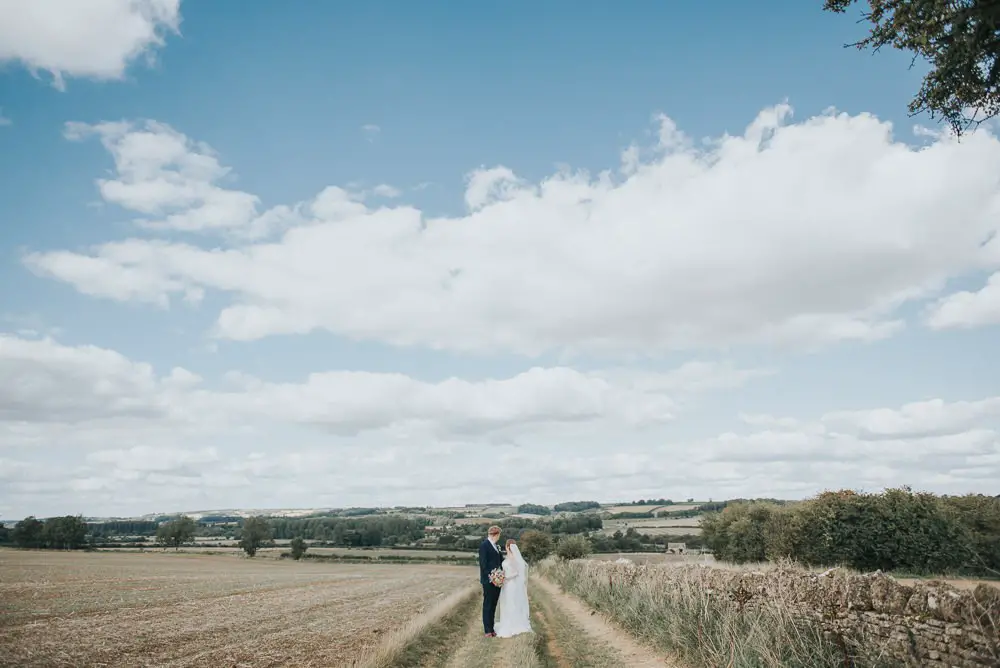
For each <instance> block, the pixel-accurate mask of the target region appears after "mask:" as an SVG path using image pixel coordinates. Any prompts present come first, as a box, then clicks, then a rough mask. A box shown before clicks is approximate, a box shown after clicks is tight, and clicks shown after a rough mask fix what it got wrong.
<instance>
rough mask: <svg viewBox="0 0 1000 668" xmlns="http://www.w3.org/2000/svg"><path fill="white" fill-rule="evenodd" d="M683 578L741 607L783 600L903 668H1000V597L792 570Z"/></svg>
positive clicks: (987, 590) (879, 577) (712, 572)
mask: <svg viewBox="0 0 1000 668" xmlns="http://www.w3.org/2000/svg"><path fill="white" fill-rule="evenodd" d="M697 570H698V572H697V574H693V573H687V574H685V577H691V576H692V575H694V576H695V577H697V578H699V579H700V580H701V583H702V585H703V586H705V587H707V588H709V589H710V590H711V591H713V592H718V593H720V594H725V595H727V596H729V597H730V598H731V599H733V600H736V601H738V602H739V603H740V604H741V605H747V606H752V605H755V604H762V603H764V602H765V601H767V600H771V601H773V600H775V599H777V600H778V601H780V602H781V603H782V604H783V605H788V606H791V607H792V608H793V609H794V610H796V611H798V612H800V613H801V614H802V615H804V616H808V617H811V618H813V619H815V620H817V621H818V622H819V623H820V624H821V625H822V626H823V628H824V629H825V630H826V631H827V632H828V633H829V634H830V635H831V636H834V637H835V638H843V639H845V640H847V641H850V642H860V643H864V644H866V645H869V646H870V645H872V644H876V645H878V646H881V647H882V648H883V649H884V652H885V653H886V654H888V655H891V656H893V657H895V658H896V659H898V660H899V661H900V662H901V663H903V664H904V665H912V666H927V667H929V668H944V667H955V668H986V667H989V668H998V667H1000V638H998V631H1000V589H998V588H996V587H993V586H989V585H979V586H978V587H977V588H976V589H975V590H972V591H963V590H959V589H956V588H955V587H953V586H950V585H948V584H945V583H941V582H926V583H919V584H914V585H905V584H902V583H900V582H898V581H897V580H895V579H893V578H891V577H889V576H886V575H884V574H882V573H874V574H871V575H856V574H848V573H843V572H840V571H839V570H837V569H833V570H830V571H827V572H825V573H822V574H816V573H806V572H803V571H801V570H798V569H793V568H778V569H775V570H769V571H762V572H742V571H733V570H726V569H722V568H706V567H701V568H698V569H697Z"/></svg>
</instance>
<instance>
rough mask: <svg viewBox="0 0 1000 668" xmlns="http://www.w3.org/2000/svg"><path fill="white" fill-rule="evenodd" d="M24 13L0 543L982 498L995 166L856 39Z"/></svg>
mask: <svg viewBox="0 0 1000 668" xmlns="http://www.w3.org/2000/svg"><path fill="white" fill-rule="evenodd" d="M37 4H38V6H45V7H44V9H43V11H37V12H33V13H32V12H29V11H26V10H24V9H23V8H7V9H4V10H2V11H5V12H10V13H11V14H10V16H2V15H0V19H2V20H0V25H3V26H6V27H2V28H0V114H2V116H3V118H5V119H7V121H8V122H7V123H6V124H4V125H2V126H0V184H2V185H0V187H2V198H0V202H2V204H0V207H2V208H0V216H2V228H0V229H2V230H3V235H2V237H0V285H2V286H4V289H3V290H2V292H0V332H2V335H3V338H0V375H2V376H3V377H4V378H5V382H4V383H3V385H4V387H3V388H2V389H0V463H2V464H3V467H2V469H3V470H5V473H0V516H3V517H19V516H23V515H25V514H28V513H35V514H39V515H44V514H50V513H64V512H73V513H75V512H82V513H85V514H91V515H96V514H119V515H128V514H134V513H145V512H152V511H167V510H193V509H197V508H224V507H235V506H241V507H247V506H258V507H290V506H297V507H303V506H305V507H312V506H327V505H350V504H358V505H371V504H376V503H384V504H393V503H467V502H474V501H476V500H477V499H478V498H479V496H481V495H482V494H484V493H486V492H484V490H486V491H487V492H489V493H487V494H486V496H489V497H490V499H494V498H496V497H497V495H498V494H499V495H501V496H505V497H506V498H509V499H510V500H511V501H535V502H545V501H548V502H558V501H562V500H566V499H570V498H600V499H602V500H611V499H625V498H631V497H633V496H635V497H639V496H650V495H655V496H673V497H678V498H681V497H683V498H687V497H690V496H697V497H709V496H711V497H714V498H721V497H726V496H737V495H743V496H757V495H761V496H764V495H767V496H771V495H776V496H786V497H802V496H806V495H809V494H813V493H815V492H817V491H820V490H822V489H824V488H829V487H852V488H863V489H877V488H881V487H885V486H894V485H901V484H911V485H914V486H915V487H920V488H924V489H932V490H934V491H940V492H966V491H983V492H990V491H993V492H994V493H995V490H993V489H992V488H991V487H990V484H989V483H988V480H990V479H996V477H997V474H998V473H1000V448H998V442H1000V441H998V440H997V437H996V433H995V431H994V429H995V428H996V426H997V417H998V415H1000V398H998V397H997V394H998V392H997V386H996V380H995V379H996V378H997V377H998V371H1000V360H998V356H997V354H996V353H995V345H994V344H993V341H995V336H996V323H997V322H1000V278H994V279H993V282H992V283H991V282H990V277H991V276H993V275H995V274H994V272H995V271H996V270H997V268H998V265H1000V250H998V248H997V246H998V244H997V243H995V242H994V243H990V240H991V239H992V236H991V235H992V234H994V233H995V232H996V225H997V223H996V221H997V220H998V217H997V214H1000V184H998V182H997V180H996V178H995V177H991V176H989V175H990V174H991V173H994V174H995V173H997V172H996V171H995V170H996V167H997V166H998V165H1000V142H997V140H996V139H995V138H994V136H993V134H992V130H991V129H990V128H985V129H983V130H982V131H981V132H978V133H976V135H975V136H973V137H970V138H968V139H966V140H963V141H962V142H961V143H957V142H956V141H955V140H954V139H953V138H951V137H950V136H948V135H947V134H946V133H943V132H942V128H941V127H940V126H936V125H934V124H933V123H932V122H931V121H930V120H929V119H926V118H917V119H910V118H908V117H907V114H906V104H907V102H908V101H909V98H910V97H911V95H912V94H913V92H914V91H915V90H916V89H917V88H918V87H919V83H920V77H921V76H922V72H923V70H922V69H921V67H920V66H919V65H918V66H917V67H915V68H913V69H909V68H908V65H909V58H908V57H907V56H906V55H905V54H900V53H893V52H885V53H881V54H879V55H877V56H872V55H871V54H868V53H859V52H857V51H855V50H853V49H845V48H843V44H844V43H846V42H850V41H853V40H855V39H858V38H859V37H860V36H861V34H862V32H861V31H862V30H863V26H862V25H859V24H857V23H856V21H857V18H858V16H857V12H849V13H848V14H847V15H845V16H837V15H832V14H828V13H824V12H822V11H821V8H820V7H821V4H822V3H820V2H816V3H789V2H783V3H779V2H766V3H757V4H756V5H755V6H754V7H752V8H751V7H749V6H746V3H735V2H726V3H721V4H717V5H715V6H714V7H713V9H711V10H708V9H706V8H704V7H701V6H700V5H698V4H697V3H683V4H682V3H658V4H654V3H631V4H629V5H626V6H622V7H613V6H612V5H598V3H585V4H583V5H581V4H580V3H569V2H550V3H545V6H544V7H541V8H540V7H538V6H537V5H536V4H535V3H533V4H528V3H523V2H516V3H506V4H504V5H503V6H502V7H491V8H485V7H476V8H464V9H459V10H456V9H454V8H450V7H449V8H446V7H444V6H443V5H435V6H433V7H431V6H429V5H422V6H421V5H418V4H413V3H402V2H373V3H365V6H364V7H346V6H344V5H343V4H336V3H329V4H327V5H322V6H321V5H320V4H318V3H299V4H297V5H295V6H279V5H278V4H274V3H264V2H252V3H245V4H241V5H240V8H239V10H237V9H236V8H235V5H234V4H232V3H221V2H220V3H190V2H179V0H149V1H148V2H146V3H145V4H143V3H134V4H133V5H132V6H127V5H123V4H121V3H116V2H112V1H111V0H100V2H98V4H96V5H94V6H93V7H89V8H88V11H87V13H86V14H85V15H80V16H78V17H77V18H78V19H79V20H78V21H75V22H72V24H73V25H75V26H78V27H77V28H74V29H73V31H71V33H72V34H70V33H66V32H59V30H58V24H59V17H62V18H63V19H66V18H67V17H71V18H72V17H73V16H74V12H76V13H79V12H81V11H83V10H80V9H79V6H78V5H75V4H74V3H72V2H68V0H47V1H46V2H39V3H37ZM831 108H833V109H834V110H835V111H831ZM792 110H794V111H792ZM755 119H756V120H755ZM754 124H756V125H754ZM889 124H891V127H892V132H891V133H890V132H889ZM915 124H922V125H924V126H926V127H927V129H926V130H924V131H921V132H917V133H915V132H914V125H915ZM748 128H750V129H748ZM630 147H631V148H630ZM602 173H604V175H603V176H602ZM6 378H10V379H12V381H7V380H6ZM487 462H489V464H487Z"/></svg>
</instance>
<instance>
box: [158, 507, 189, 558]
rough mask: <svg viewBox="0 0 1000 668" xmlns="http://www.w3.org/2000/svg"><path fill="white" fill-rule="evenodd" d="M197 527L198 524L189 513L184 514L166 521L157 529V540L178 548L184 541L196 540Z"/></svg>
mask: <svg viewBox="0 0 1000 668" xmlns="http://www.w3.org/2000/svg"><path fill="white" fill-rule="evenodd" d="M196 529H197V525H196V524H195V522H194V520H193V519H191V518H190V517H188V516H187V515H182V516H181V517H178V518H177V519H176V520H171V521H169V522H164V523H163V524H161V525H160V526H159V527H158V528H157V529H156V542H157V543H159V544H160V545H163V546H164V547H172V548H174V549H175V550H176V549H177V548H179V547H180V546H181V545H183V544H184V543H189V542H191V541H192V540H194V533H195V530H196Z"/></svg>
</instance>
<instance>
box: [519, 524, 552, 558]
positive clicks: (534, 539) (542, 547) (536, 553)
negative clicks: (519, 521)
mask: <svg viewBox="0 0 1000 668" xmlns="http://www.w3.org/2000/svg"><path fill="white" fill-rule="evenodd" d="M517 544H518V547H519V548H520V549H521V554H522V555H524V558H525V560H527V561H528V563H532V564H535V563H538V562H539V561H541V560H542V559H544V558H545V557H547V556H549V555H550V554H552V547H553V546H552V536H550V535H549V534H547V533H545V532H542V531H537V530H535V529H529V530H528V531H525V532H524V533H522V534H521V537H520V538H519V539H518V542H517Z"/></svg>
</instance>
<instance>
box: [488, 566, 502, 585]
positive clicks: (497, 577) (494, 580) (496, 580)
mask: <svg viewBox="0 0 1000 668" xmlns="http://www.w3.org/2000/svg"><path fill="white" fill-rule="evenodd" d="M503 581H504V577H503V569H502V568H494V569H493V570H492V571H490V583H491V584H492V585H493V586H494V587H502V586H503Z"/></svg>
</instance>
